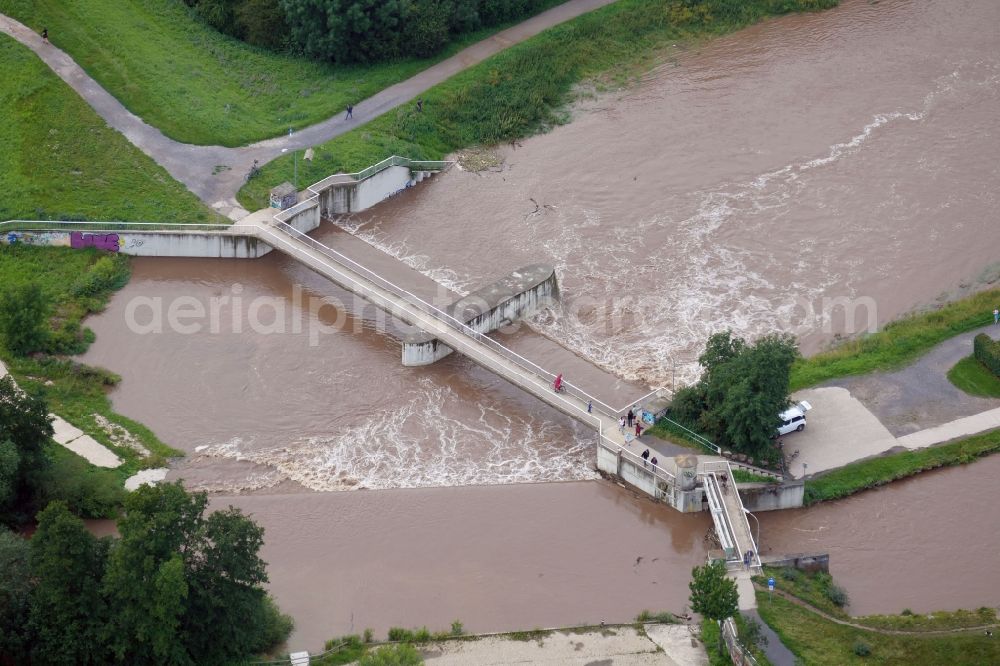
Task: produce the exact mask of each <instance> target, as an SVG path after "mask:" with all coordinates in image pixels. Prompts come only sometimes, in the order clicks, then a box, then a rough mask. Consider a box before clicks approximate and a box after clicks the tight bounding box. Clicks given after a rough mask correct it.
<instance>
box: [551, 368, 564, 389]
mask: <svg viewBox="0 0 1000 666" xmlns="http://www.w3.org/2000/svg"><path fill="white" fill-rule="evenodd" d="M552 388H554V389H555V390H556V393H558V392H559V391H562V390H563V384H562V373H561V372H560V373H559V374H558V375H556V380H555V381H554V382H552Z"/></svg>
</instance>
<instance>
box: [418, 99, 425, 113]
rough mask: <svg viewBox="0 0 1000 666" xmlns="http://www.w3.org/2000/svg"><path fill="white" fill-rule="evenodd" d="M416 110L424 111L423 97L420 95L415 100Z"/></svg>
mask: <svg viewBox="0 0 1000 666" xmlns="http://www.w3.org/2000/svg"><path fill="white" fill-rule="evenodd" d="M417 112H418V113H423V112H424V98H423V97H421V98H420V99H418V100H417Z"/></svg>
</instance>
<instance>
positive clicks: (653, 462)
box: [649, 456, 660, 468]
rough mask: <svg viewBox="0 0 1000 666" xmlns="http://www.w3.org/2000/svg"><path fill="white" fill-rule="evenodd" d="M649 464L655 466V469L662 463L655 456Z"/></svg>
mask: <svg viewBox="0 0 1000 666" xmlns="http://www.w3.org/2000/svg"><path fill="white" fill-rule="evenodd" d="M649 462H650V463H651V464H652V465H653V467H654V468H655V467H656V466H657V465H659V464H660V461H659V460H657V459H656V456H653V459H652V460H650V461H649Z"/></svg>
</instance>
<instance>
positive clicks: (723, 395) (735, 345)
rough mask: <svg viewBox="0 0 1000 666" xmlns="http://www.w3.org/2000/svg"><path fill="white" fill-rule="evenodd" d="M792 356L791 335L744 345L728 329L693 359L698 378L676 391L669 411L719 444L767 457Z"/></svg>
mask: <svg viewBox="0 0 1000 666" xmlns="http://www.w3.org/2000/svg"><path fill="white" fill-rule="evenodd" d="M797 356H798V350H797V348H796V346H795V339H794V338H793V337H792V336H790V335H767V336H764V337H762V338H760V339H759V340H757V341H756V342H755V343H754V344H752V345H749V344H747V343H746V342H745V341H744V340H743V339H741V338H737V337H733V335H732V333H731V332H730V331H725V332H722V333H716V334H715V335H713V336H711V337H710V338H709V339H708V342H707V343H706V344H705V352H704V353H703V354H702V355H701V356H700V357H699V358H698V362H699V363H700V364H701V365H702V367H703V369H704V370H703V372H702V376H701V378H700V379H699V381H698V383H697V384H696V385H694V386H692V387H687V388H684V389H681V390H680V391H678V392H677V394H676V395H675V397H674V401H673V405H672V406H671V412H672V414H673V415H674V417H675V418H676V419H677V420H680V421H682V422H686V423H689V424H691V425H694V426H696V427H697V428H698V429H700V430H701V431H703V432H704V433H706V434H707V435H708V436H709V437H711V438H712V439H714V440H715V441H716V442H717V443H719V444H720V445H723V446H727V447H730V448H733V449H735V450H737V451H741V452H743V453H747V454H750V455H752V456H754V457H757V458H764V459H766V458H768V457H770V456H771V455H773V452H774V447H772V446H771V439H772V437H773V435H774V432H775V429H776V428H777V426H778V424H779V421H780V419H779V417H778V415H779V414H780V413H781V412H782V411H783V410H784V409H785V408H786V407H787V406H788V386H789V378H790V376H791V368H792V363H794V361H795V359H796V358H797Z"/></svg>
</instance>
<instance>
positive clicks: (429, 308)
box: [274, 216, 660, 418]
mask: <svg viewBox="0 0 1000 666" xmlns="http://www.w3.org/2000/svg"><path fill="white" fill-rule="evenodd" d="M274 227H275V228H278V229H281V230H282V231H284V232H285V233H286V234H287V235H289V236H291V237H292V238H294V239H296V240H298V241H300V242H302V243H303V244H305V245H307V246H309V247H310V248H312V249H314V250H316V251H317V252H319V253H321V254H323V255H324V256H327V257H329V258H331V259H333V260H334V261H336V262H337V263H339V264H341V265H342V266H345V267H347V268H350V270H352V271H354V272H355V273H358V274H359V275H360V276H361V277H363V278H365V279H366V280H368V281H369V282H371V283H372V284H374V285H376V286H378V287H380V288H382V289H384V290H386V291H388V292H389V293H391V294H393V295H394V296H396V297H398V298H401V299H403V300H404V301H406V302H407V303H409V304H410V305H412V306H414V307H416V308H417V309H419V310H420V311H421V312H423V313H424V314H427V315H429V316H431V317H433V318H434V319H436V320H438V321H439V322H441V323H443V324H445V325H446V326H448V327H449V328H452V329H453V330H455V331H457V332H459V333H464V334H465V335H466V336H468V337H470V338H472V339H474V340H475V341H477V342H479V343H481V344H483V345H484V346H486V347H488V348H490V349H491V350H493V351H495V352H497V353H498V354H500V355H501V356H503V357H504V358H505V359H507V360H508V361H510V362H512V363H514V364H516V365H518V366H520V367H521V368H523V369H525V370H527V371H529V372H531V373H532V374H535V375H538V376H540V377H543V378H544V379H546V381H548V382H554V381H555V378H556V375H555V374H554V373H552V372H550V371H549V370H546V369H545V368H542V367H541V366H539V365H538V364H537V363H535V362H533V361H531V360H529V359H527V358H525V357H523V356H521V355H520V354H518V353H517V352H515V351H513V350H512V349H510V348H508V347H506V346H504V345H502V344H500V343H499V342H497V341H496V340H494V339H493V338H490V337H489V336H487V335H486V334H484V333H481V332H479V331H477V330H475V329H474V328H472V327H470V326H469V325H468V324H466V323H465V322H464V321H461V320H460V319H457V318H456V317H454V316H453V315H451V314H450V313H448V312H446V311H444V310H442V309H440V308H438V307H436V306H434V305H432V304H430V303H428V302H427V301H425V300H424V299H422V298H420V297H419V296H417V295H415V294H413V293H411V292H409V291H407V290H406V289H403V288H402V287H400V286H398V285H396V284H394V283H392V282H390V281H389V280H386V279H385V278H383V277H382V276H380V275H378V274H376V273H374V272H372V271H371V270H369V269H368V268H365V267H364V266H362V265H361V264H359V263H357V262H356V261H354V260H353V259H351V258H349V257H346V256H344V255H343V254H341V253H340V252H337V251H336V250H334V249H333V248H331V247H329V246H326V245H324V244H322V243H320V242H319V241H317V240H316V239H314V238H312V237H311V236H309V235H308V234H306V233H304V232H302V231H299V230H298V229H296V228H295V227H293V226H291V225H290V224H288V223H286V222H284V221H282V220H279V219H277V216H276V217H275V225H274ZM562 386H563V390H564V391H565V392H566V393H568V394H569V395H572V396H574V397H576V398H577V399H578V400H580V401H582V402H590V403H592V404H593V405H594V407H597V408H599V409H600V411H602V412H604V413H605V414H607V415H609V416H613V417H615V418H617V417H618V415H619V414H621V413H623V412H625V411H627V410H628V405H633V404H635V403H634V402H632V401H630V402H629V403H628V405H626V406H625V407H623V408H618V409H616V408H614V407H611V406H610V405H608V404H607V403H605V402H604V401H602V400H600V399H598V398H596V397H594V396H592V395H590V394H589V393H587V392H586V391H584V390H582V389H581V388H579V387H577V386H575V385H574V384H572V383H571V382H568V381H566V380H563V383H562ZM658 390H660V389H657V390H655V391H653V392H652V393H650V394H647V396H648V395H652V394H653V393H656V392H657V391H658Z"/></svg>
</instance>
